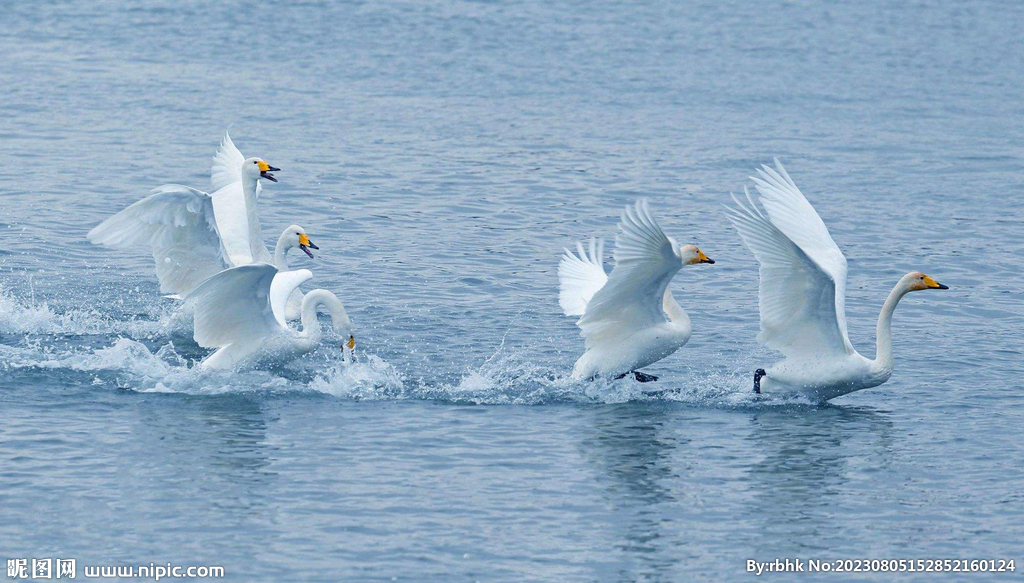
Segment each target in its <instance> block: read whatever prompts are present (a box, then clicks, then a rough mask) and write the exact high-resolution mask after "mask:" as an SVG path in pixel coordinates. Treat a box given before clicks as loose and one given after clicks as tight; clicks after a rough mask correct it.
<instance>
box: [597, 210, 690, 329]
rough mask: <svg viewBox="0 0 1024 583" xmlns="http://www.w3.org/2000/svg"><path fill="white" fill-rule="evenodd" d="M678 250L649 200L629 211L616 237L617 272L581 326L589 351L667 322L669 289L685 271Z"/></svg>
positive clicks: (613, 271)
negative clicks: (665, 306)
mask: <svg viewBox="0 0 1024 583" xmlns="http://www.w3.org/2000/svg"><path fill="white" fill-rule="evenodd" d="M673 247H674V246H673V244H672V242H671V241H670V240H669V238H668V237H667V236H666V235H665V233H664V231H662V230H661V227H660V226H658V223H657V221H655V220H654V217H652V216H651V212H650V209H649V208H648V206H647V201H646V200H645V199H640V200H638V201H637V202H636V204H635V205H634V206H627V207H626V209H625V210H624V211H623V213H622V219H621V220H620V221H619V233H618V234H616V235H615V254H614V255H615V267H614V268H613V269H612V273H611V275H609V276H608V282H607V283H605V284H604V286H603V287H602V288H601V289H599V290H598V291H597V292H596V293H595V294H594V296H593V297H592V298H591V299H590V302H588V303H587V306H586V310H585V311H584V313H583V317H582V318H580V320H579V322H578V323H577V324H578V325H579V327H580V330H581V331H582V334H583V337H584V338H585V339H586V346H587V348H590V347H591V346H593V345H594V344H595V343H597V342H599V341H600V340H602V339H606V338H612V337H618V336H622V335H626V334H628V333H632V332H635V331H636V330H638V329H642V328H647V327H650V326H654V325H656V324H660V323H663V322H666V321H668V319H667V317H666V316H665V312H664V310H663V309H662V303H663V301H664V295H665V289H666V288H667V287H668V283H669V282H670V281H671V280H672V278H673V277H674V276H675V274H676V272H678V271H679V269H680V268H681V267H682V266H683V263H682V260H680V259H679V256H678V255H677V254H676V250H675V249H674V248H673Z"/></svg>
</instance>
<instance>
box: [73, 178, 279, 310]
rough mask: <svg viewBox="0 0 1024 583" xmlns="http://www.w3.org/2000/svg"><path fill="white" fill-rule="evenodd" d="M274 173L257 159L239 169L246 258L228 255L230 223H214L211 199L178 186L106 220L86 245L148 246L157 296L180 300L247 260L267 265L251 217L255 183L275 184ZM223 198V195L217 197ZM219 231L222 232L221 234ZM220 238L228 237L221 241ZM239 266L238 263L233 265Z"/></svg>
mask: <svg viewBox="0 0 1024 583" xmlns="http://www.w3.org/2000/svg"><path fill="white" fill-rule="evenodd" d="M278 170H280V169H279V168H275V167H273V166H271V165H269V164H267V162H265V161H264V160H261V159H260V158H248V159H246V160H244V161H243V162H242V164H241V166H240V168H239V174H240V175H241V177H242V180H241V186H242V192H243V197H244V202H245V205H244V206H245V209H246V211H247V215H248V216H247V217H245V229H246V232H247V239H246V244H247V245H248V246H249V252H248V253H247V254H239V253H235V254H232V253H231V252H229V251H228V248H229V247H237V246H238V245H237V243H238V240H237V239H234V238H233V236H232V234H236V233H237V229H238V227H239V225H238V224H237V223H236V221H232V220H226V219H225V217H224V215H223V213H222V215H221V218H220V220H218V217H217V214H216V210H215V198H214V195H210V194H207V193H205V192H203V191H201V190H198V189H195V188H192V187H189V186H182V185H180V184H165V185H163V186H160V187H157V188H155V189H154V190H153V191H152V192H151V193H150V195H149V196H147V197H146V198H144V199H142V200H140V201H137V202H135V203H134V204H132V205H130V206H128V208H126V209H124V210H122V211H121V212H119V213H117V214H115V215H114V216H112V217H109V218H108V219H106V220H105V221H103V222H102V223H100V224H99V225H97V226H95V227H93V229H92V230H90V231H89V234H88V238H89V241H90V242H92V243H94V244H97V245H106V246H108V247H113V248H116V249H128V248H133V247H139V246H149V247H150V249H151V250H152V252H153V260H154V261H155V262H156V274H157V279H159V280H160V291H161V292H162V293H165V294H169V295H171V296H177V297H181V296H184V295H185V294H187V293H188V292H190V291H192V289H194V288H195V286H197V285H198V284H199V283H200V282H202V281H203V280H205V279H206V278H207V277H210V276H212V275H215V274H217V273H219V272H221V271H223V270H224V269H226V268H229V267H234V266H236V265H238V264H245V263H251V262H252V258H253V257H258V258H260V260H261V261H265V262H268V263H269V262H271V261H273V258H272V257H270V254H269V253H268V252H267V249H266V246H265V245H264V243H263V234H262V232H261V230H260V223H259V217H258V216H257V215H256V187H257V186H258V183H259V180H260V179H261V178H263V179H266V180H270V181H272V182H277V179H276V178H275V177H274V175H273V174H271V172H276V171H278ZM219 192H221V193H222V194H223V190H222V191H219ZM222 226H223V228H224V229H225V230H224V231H222V230H221V228H222ZM225 233H227V234H228V236H227V237H225ZM238 262H241V263H238Z"/></svg>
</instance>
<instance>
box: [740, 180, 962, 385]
mask: <svg viewBox="0 0 1024 583" xmlns="http://www.w3.org/2000/svg"><path fill="white" fill-rule="evenodd" d="M752 180H753V181H754V184H755V188H756V189H757V191H758V193H759V194H760V195H761V196H760V198H759V200H760V203H761V206H762V207H764V212H762V211H761V209H759V208H758V206H757V204H756V203H755V202H754V199H753V198H752V197H751V196H750V192H749V191H748V190H747V189H746V188H744V192H745V193H746V200H745V201H741V200H739V199H737V198H736V197H735V196H734V197H733V200H734V201H735V203H736V207H727V209H728V218H729V220H730V221H731V222H732V224H733V226H735V227H736V230H737V231H738V232H739V235H740V237H741V238H742V239H743V242H744V243H745V244H746V245H747V247H748V248H749V249H750V250H751V252H752V253H753V254H754V256H755V257H756V258H757V260H758V262H759V263H760V288H759V293H758V297H759V307H760V314H761V333H760V334H759V335H758V337H757V338H758V341H759V342H761V343H762V344H764V345H765V346H767V347H768V348H772V349H774V350H778V351H779V352H781V353H782V354H783V356H784V357H785V358H784V360H782V361H781V362H779V363H777V364H775V365H773V366H771V367H769V368H768V369H767V370H764V369H759V370H758V371H757V372H756V373H755V376H754V389H755V391H756V392H760V391H761V389H764V390H767V391H793V392H799V393H802V394H804V395H805V396H807V397H808V398H811V399H813V400H818V401H827V400H829V399H833V398H835V397H838V396H841V395H845V394H848V393H851V392H854V391H859V390H862V389H867V388H871V387H876V386H878V385H880V384H882V383H884V382H885V381H887V380H889V377H890V376H891V375H892V370H893V354H892V315H893V311H894V310H895V309H896V305H897V304H898V303H899V301H900V299H902V298H903V296H905V295H906V294H908V293H910V292H912V291H919V290H925V289H948V288H947V287H946V286H944V285H942V284H940V283H938V282H937V281H935V280H934V279H932V278H931V277H928V276H927V275H925V274H923V273H921V272H918V271H914V272H910V273H908V274H906V275H904V276H903V277H902V278H901V279H900V280H899V282H897V283H896V286H895V287H894V288H893V290H892V292H890V293H889V296H888V298H887V299H886V301H885V304H883V306H882V310H881V313H880V314H879V316H878V324H877V327H876V337H877V347H876V355H875V358H874V359H869V358H867V357H865V356H862V355H861V354H859V353H858V352H857V351H856V350H855V349H854V348H853V345H852V344H851V343H850V339H849V334H848V333H847V328H846V257H845V256H844V255H843V253H842V251H840V250H839V247H838V246H837V245H836V243H835V241H834V240H833V239H832V236H831V235H830V234H829V232H828V228H827V227H825V223H824V222H823V221H822V220H821V217H820V216H819V215H818V213H817V212H816V211H815V210H814V207H812V206H811V204H810V203H809V202H808V201H807V199H806V198H805V197H804V195H803V193H801V192H800V190H799V189H798V188H797V187H796V184H795V183H794V182H793V180H792V178H790V176H789V174H788V173H786V170H785V168H783V167H782V164H781V163H779V161H778V160H775V169H772V168H769V167H768V166H762V167H761V169H759V170H758V176H757V177H752Z"/></svg>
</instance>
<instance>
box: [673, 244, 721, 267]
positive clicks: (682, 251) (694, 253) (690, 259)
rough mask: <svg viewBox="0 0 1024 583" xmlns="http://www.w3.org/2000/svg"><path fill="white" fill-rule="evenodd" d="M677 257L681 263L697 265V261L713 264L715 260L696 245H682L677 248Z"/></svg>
mask: <svg viewBox="0 0 1024 583" xmlns="http://www.w3.org/2000/svg"><path fill="white" fill-rule="evenodd" d="M679 259H682V261H683V265H697V264H698V263H709V264H711V265H714V264H715V260H714V259H711V258H710V257H708V256H707V255H705V254H704V252H703V251H701V250H700V249H698V248H697V246H696V245H683V246H682V247H680V248H679Z"/></svg>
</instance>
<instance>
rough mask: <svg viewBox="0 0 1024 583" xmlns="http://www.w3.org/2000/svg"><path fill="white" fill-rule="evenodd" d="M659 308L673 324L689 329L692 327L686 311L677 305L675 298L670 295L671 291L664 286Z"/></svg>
mask: <svg viewBox="0 0 1024 583" xmlns="http://www.w3.org/2000/svg"><path fill="white" fill-rule="evenodd" d="M661 308H662V309H663V310H664V311H665V315H666V316H668V319H669V321H670V322H672V323H673V324H676V325H677V326H680V327H682V328H685V329H687V330H690V329H691V328H692V326H691V324H690V316H689V314H687V313H686V310H684V309H683V307H682V306H680V305H679V302H677V301H676V298H675V297H674V296H673V295H672V291H671V290H670V289H668V288H665V296H664V297H663V298H662V302H661Z"/></svg>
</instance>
